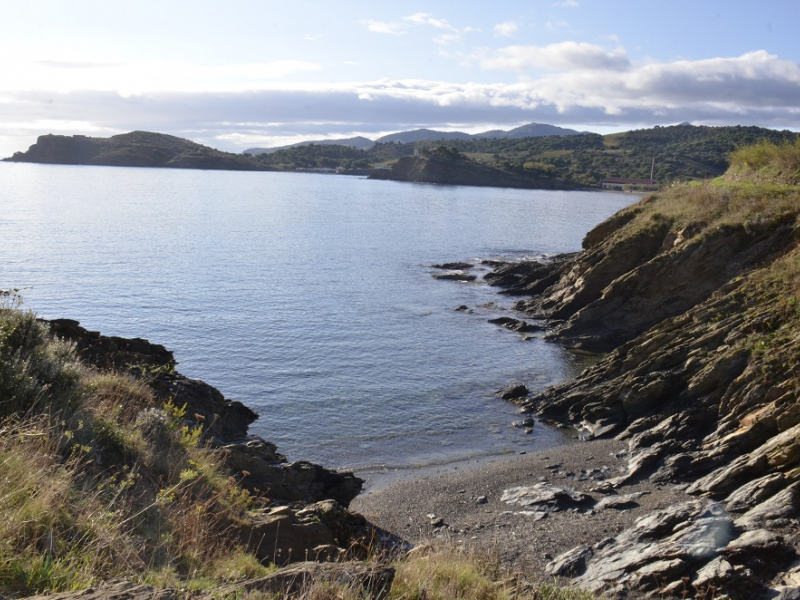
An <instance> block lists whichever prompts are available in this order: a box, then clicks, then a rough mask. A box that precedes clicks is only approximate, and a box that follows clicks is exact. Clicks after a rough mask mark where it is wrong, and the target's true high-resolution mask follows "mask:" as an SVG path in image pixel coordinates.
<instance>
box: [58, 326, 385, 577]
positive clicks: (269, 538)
mask: <svg viewBox="0 0 800 600" xmlns="http://www.w3.org/2000/svg"><path fill="white" fill-rule="evenodd" d="M50 327H51V330H52V331H53V332H54V333H55V334H56V335H57V336H60V337H62V338H66V339H69V340H72V341H74V342H75V344H76V347H77V350H78V353H79V354H80V356H81V357H82V358H83V360H85V361H86V362H87V363H89V364H92V365H95V366H97V367H99V368H103V369H108V368H111V369H115V370H118V371H124V372H128V373H130V374H132V375H133V376H134V377H140V378H143V380H144V381H146V382H147V384H148V386H149V387H150V388H151V389H152V390H153V392H154V394H155V396H156V398H157V400H160V401H161V402H166V401H167V400H170V401H171V402H172V403H173V404H174V405H175V406H178V407H183V406H184V405H185V407H186V410H185V413H186V422H187V424H188V425H190V426H202V427H203V433H204V437H205V439H206V441H207V442H208V443H209V444H210V445H212V446H213V447H216V448H218V449H219V451H220V452H222V453H223V456H224V461H225V465H226V467H227V468H228V470H229V471H230V472H231V474H232V475H233V476H234V477H235V478H236V480H237V481H240V482H241V485H242V486H243V487H245V488H246V489H248V490H250V491H251V492H253V493H254V494H255V495H256V496H257V497H259V498H261V499H262V501H263V502H265V503H267V504H268V506H269V508H267V509H265V510H264V511H260V512H253V513H252V514H250V515H249V517H248V518H247V519H245V520H244V521H243V522H242V523H241V524H239V537H240V539H241V540H242V542H243V543H245V544H247V545H248V546H249V547H251V548H253V549H254V550H255V552H256V555H257V556H258V557H259V558H261V559H262V560H264V561H270V562H279V563H282V564H285V563H288V562H292V561H294V562H296V561H301V560H302V561H304V560H327V559H328V558H330V557H331V556H337V557H339V555H340V554H341V555H344V554H345V553H346V551H348V550H350V551H351V552H352V551H353V549H356V548H360V547H361V545H362V540H367V539H369V538H370V536H372V535H374V533H373V532H372V529H371V527H370V526H369V524H368V523H367V522H366V521H365V520H364V519H363V518H362V517H360V516H358V515H355V514H353V513H350V512H348V511H347V510H346V507H347V506H348V505H349V504H350V502H351V501H352V500H353V498H355V497H356V496H357V495H358V494H359V492H360V491H361V488H362V485H363V483H364V482H363V480H362V479H360V478H358V477H356V476H355V475H353V473H348V472H345V473H339V472H336V471H332V470H330V469H326V468H324V467H322V466H320V465H316V464H313V463H310V462H307V461H296V462H289V461H287V460H286V457H285V456H283V455H282V454H280V453H279V452H278V449H277V447H276V446H275V445H274V444H272V443H270V442H267V441H265V440H262V439H260V438H258V437H255V436H250V435H248V427H249V425H250V424H251V423H252V422H253V421H254V420H255V419H256V418H257V417H258V415H256V414H255V413H254V412H253V411H251V410H250V409H249V408H247V407H246V406H245V405H244V404H242V403H241V402H231V401H229V400H227V399H226V398H225V397H224V396H223V395H222V394H221V393H220V392H219V390H217V389H216V388H214V387H212V386H210V385H208V384H206V383H204V382H202V381H198V380H192V379H188V378H186V377H184V376H183V375H181V374H180V373H178V372H177V371H175V364H176V363H175V359H174V357H173V355H172V352H170V351H168V350H167V349H166V348H164V347H163V346H160V345H158V344H151V343H150V342H148V341H147V340H143V339H138V338H137V339H126V338H118V337H108V336H103V335H101V334H99V333H97V332H92V331H87V330H86V329H84V328H83V327H81V326H80V324H79V323H78V322H77V321H72V320H69V319H58V320H55V321H50ZM364 543H366V542H364Z"/></svg>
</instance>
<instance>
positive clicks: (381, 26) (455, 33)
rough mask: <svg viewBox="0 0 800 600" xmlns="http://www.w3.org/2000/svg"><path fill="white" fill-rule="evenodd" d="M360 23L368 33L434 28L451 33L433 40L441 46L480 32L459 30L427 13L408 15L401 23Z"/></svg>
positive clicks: (396, 33) (367, 21)
mask: <svg viewBox="0 0 800 600" xmlns="http://www.w3.org/2000/svg"><path fill="white" fill-rule="evenodd" d="M359 22H360V23H361V25H362V26H363V27H365V28H366V29H367V31H371V32H373V33H383V34H387V35H405V34H406V33H408V32H409V31H410V30H411V29H412V28H415V27H433V28H434V29H439V30H441V31H447V32H449V33H444V34H441V35H438V36H436V37H434V38H433V41H434V42H435V43H437V44H440V45H446V44H450V43H452V42H457V41H459V40H460V39H461V36H462V35H463V34H465V33H470V32H473V31H478V29H477V28H474V27H464V28H463V29H459V28H457V27H454V26H453V25H451V24H450V23H448V22H447V21H446V20H444V19H437V18H436V17H434V16H433V15H432V14H430V13H425V12H418V13H414V14H412V15H408V16H407V17H403V18H402V19H400V20H399V21H370V20H366V19H362V20H361V21H359Z"/></svg>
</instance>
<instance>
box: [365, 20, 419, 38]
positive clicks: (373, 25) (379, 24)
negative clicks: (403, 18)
mask: <svg viewBox="0 0 800 600" xmlns="http://www.w3.org/2000/svg"><path fill="white" fill-rule="evenodd" d="M359 23H361V25H362V26H363V27H364V28H365V29H366V30H367V31H371V32H372V33H383V34H386V35H405V34H406V33H407V32H408V25H407V24H405V23H398V22H396V21H370V20H368V19H362V20H361V21H359Z"/></svg>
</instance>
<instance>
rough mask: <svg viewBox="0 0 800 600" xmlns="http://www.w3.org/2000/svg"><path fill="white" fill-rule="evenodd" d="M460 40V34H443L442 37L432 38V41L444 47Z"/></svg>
mask: <svg viewBox="0 0 800 600" xmlns="http://www.w3.org/2000/svg"><path fill="white" fill-rule="evenodd" d="M460 39H461V34H460V33H443V34H442V35H437V36H436V37H435V38H433V41H434V42H435V43H437V44H440V45H442V46H446V45H447V44H452V43H453V42H457V41H459V40H460Z"/></svg>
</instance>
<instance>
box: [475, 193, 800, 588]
mask: <svg viewBox="0 0 800 600" xmlns="http://www.w3.org/2000/svg"><path fill="white" fill-rule="evenodd" d="M650 202H653V201H652V200H648V199H646V200H643V201H642V202H641V203H639V204H638V205H636V206H634V207H632V208H630V209H627V210H625V211H622V212H621V213H618V214H617V215H615V217H612V219H610V220H609V221H606V222H605V223H603V224H601V225H599V226H598V227H597V228H595V230H594V231H592V232H590V234H589V235H587V238H586V240H585V241H584V250H583V252H581V253H579V254H577V255H573V256H570V257H568V258H566V259H565V260H561V261H556V262H554V263H553V264H552V265H549V266H548V265H541V264H536V263H533V264H528V265H513V266H503V267H501V268H499V269H498V270H497V271H496V275H495V276H494V279H492V277H487V280H493V281H495V282H496V283H497V284H499V285H504V286H510V287H509V291H510V292H511V293H514V294H520V295H522V294H528V295H531V298H530V299H527V300H521V301H519V302H518V303H517V305H516V306H517V308H519V309H522V310H525V311H527V312H528V313H529V314H531V315H532V316H533V317H535V318H540V319H549V324H550V334H549V337H550V339H554V340H557V341H559V342H562V343H564V344H566V345H569V346H574V347H580V348H587V349H594V350H608V351H609V353H608V354H607V355H606V356H605V357H604V358H602V360H600V361H599V362H597V363H596V364H595V365H594V366H592V367H589V368H587V369H586V370H585V371H584V372H583V373H581V374H580V375H579V376H578V377H576V378H575V379H572V380H570V381H566V382H564V383H562V384H559V385H556V386H554V387H552V388H550V389H548V390H546V391H545V392H543V393H540V394H537V395H534V396H532V397H523V398H520V399H517V400H512V401H515V402H517V403H518V404H521V405H522V406H523V407H524V408H525V409H527V410H529V411H531V412H535V413H538V414H540V415H541V416H542V417H544V418H546V419H549V420H553V421H556V422H561V423H568V424H571V425H573V426H575V427H576V428H577V429H578V431H579V432H581V433H582V435H583V436H585V437H587V438H592V437H611V436H613V437H616V438H618V439H620V440H624V441H626V442H627V444H628V455H627V460H628V470H627V472H626V473H624V474H622V475H621V476H619V477H615V478H613V479H609V480H608V481H607V483H608V484H610V485H612V486H618V485H621V484H624V483H630V482H635V481H636V480H639V479H642V478H650V479H651V480H653V481H655V482H659V483H664V484H684V485H687V486H688V491H689V493H691V494H695V495H697V496H699V497H703V498H707V499H709V500H698V503H697V504H694V505H692V506H690V507H684V508H681V509H680V511H678V509H677V508H676V511H678V512H675V513H674V515H678V514H680V515H683V516H681V517H680V518H679V519H678V520H677V521H674V522H673V520H671V519H672V517H669V515H661V516H659V517H658V519H666V521H665V523H664V524H663V526H658V527H655V526H651V525H653V524H648V523H646V522H645V523H640V524H638V525H637V527H635V528H633V529H632V530H629V531H628V532H625V533H624V534H622V535H621V536H619V537H618V538H615V539H613V540H609V541H608V542H607V543H604V544H602V547H594V548H576V549H575V550H573V551H572V553H571V554H568V555H566V556H562V557H559V559H557V560H556V561H554V565H553V566H552V568H551V571H552V572H553V573H555V572H559V573H568V572H575V573H578V574H580V573H581V572H582V573H583V574H581V575H580V577H579V582H581V583H582V584H583V585H585V586H588V587H590V588H592V589H597V590H601V589H602V590H606V591H615V592H619V593H620V594H622V593H623V590H625V589H642V590H651V591H652V593H653V594H667V593H673V594H677V595H680V594H682V593H683V592H686V593H687V594H695V593H698V594H699V593H700V591H701V590H712V589H713V590H715V592H714V593H717V595H719V594H721V593H729V594H731V596H732V597H734V598H735V597H743V598H744V597H747V598H758V597H762V596H764V597H766V595H768V593H769V592H768V591H767V589H768V587H769V582H770V580H771V579H773V578H776V577H777V578H780V574H781V573H782V572H783V571H782V570H783V569H787V568H788V563H789V562H790V561H791V559H792V557H793V556H794V555H795V553H796V552H797V550H798V547H800V546H798V543H797V541H796V537H795V536H794V534H795V533H796V532H797V531H798V530H800V523H799V522H798V515H799V514H800V401H798V396H797V380H796V369H795V366H794V365H795V363H796V362H797V361H796V358H795V357H796V356H797V350H798V347H797V344H796V343H795V341H794V340H795V339H796V337H797V325H796V324H795V321H794V320H793V319H795V313H794V312H793V309H791V308H787V307H786V305H785V303H784V299H785V298H786V297H787V296H791V294H792V293H794V292H793V291H792V290H793V288H791V286H789V287H787V284H786V279H787V277H786V276H783V275H772V273H773V272H775V273H779V274H780V273H784V272H789V273H791V272H792V269H793V267H786V266H783V265H793V264H794V263H793V262H792V261H793V260H796V259H797V257H798V255H800V250H798V249H797V242H798V240H800V228H799V227H798V226H797V224H796V220H797V216H798V215H797V214H795V213H782V214H776V215H773V216H771V217H769V218H763V219H761V220H759V221H758V222H754V223H752V224H750V223H748V224H747V225H746V226H745V225H724V226H715V227H711V228H709V227H705V225H704V224H702V223H695V224H692V225H689V226H684V227H683V228H681V229H680V230H676V229H675V227H673V223H672V222H671V221H670V220H669V219H667V218H664V217H661V216H658V214H654V215H653V217H652V218H650V219H649V220H647V221H642V220H641V219H638V215H640V214H643V211H644V210H645V209H646V208H647V205H648V204H649V203H650ZM637 219H638V220H637ZM631 224H635V227H633V228H632V229H627V228H629V227H631ZM776 265H777V267H775V266H776ZM774 267H775V269H776V270H773V268H774ZM787 268H788V271H786V269H787ZM781 269H784V270H783V271H782V270H781ZM778 340H779V341H778ZM710 500H714V501H715V503H713V504H710V503H709V501H710ZM681 511H683V512H681ZM687 511H688V512H687ZM668 517H669V518H668ZM676 518H677V517H676ZM681 523H683V525H681ZM712 530H713V531H715V532H717V533H719V532H721V531H725V532H727V533H725V535H724V536H722V537H721V538H719V539H717V538H711V537H708V536H709V535H710V534H709V532H710V531H712ZM704 532H705V533H704ZM686 536H690V537H688V538H687V537H686ZM704 536H705V537H704ZM689 542H691V543H692V544H694V550H691V551H688V550H687V549H686V544H688V543H689ZM634 548H635V551H634V550H633V549H634ZM699 548H702V551H700V550H698V549H699ZM741 548H746V550H742V549H741ZM581 565H583V566H581ZM584 567H585V571H582V569H583V568H584ZM684 578H688V579H684ZM689 582H690V583H689ZM747 582H749V583H747ZM681 586H683V587H681ZM686 586H691V587H686ZM775 589H776V590H777V589H778V588H775ZM740 590H743V591H740ZM737 593H738V594H739V595H738V596H737V595H736V594H737ZM776 593H777V592H776ZM781 593H782V592H781ZM742 594H744V595H742ZM700 597H702V596H700Z"/></svg>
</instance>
